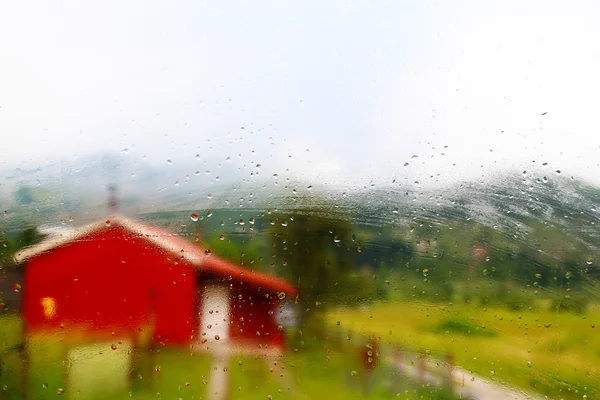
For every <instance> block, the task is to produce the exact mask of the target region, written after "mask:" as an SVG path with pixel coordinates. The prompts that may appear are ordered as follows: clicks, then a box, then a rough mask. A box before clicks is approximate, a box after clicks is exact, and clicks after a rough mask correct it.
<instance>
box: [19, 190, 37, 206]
mask: <svg viewBox="0 0 600 400" xmlns="http://www.w3.org/2000/svg"><path fill="white" fill-rule="evenodd" d="M15 199H16V200H17V202H19V203H21V204H31V203H33V200H34V198H33V190H32V189H31V188H30V187H28V186H22V187H20V188H19V189H17V191H16V192H15Z"/></svg>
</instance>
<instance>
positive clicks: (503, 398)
mask: <svg viewBox="0 0 600 400" xmlns="http://www.w3.org/2000/svg"><path fill="white" fill-rule="evenodd" d="M386 358H388V361H389V362H391V363H392V364H393V365H395V366H396V368H397V369H398V370H399V371H400V372H401V373H402V374H404V375H406V376H409V377H410V378H412V379H415V380H421V381H425V382H429V383H432V384H434V385H437V386H441V385H444V384H448V383H449V382H452V388H453V390H454V392H455V393H456V394H457V395H459V396H460V397H461V398H462V399H473V400H507V399H519V400H547V399H548V398H547V397H544V396H540V395H537V394H533V393H526V392H524V391H522V390H518V389H515V388H511V387H508V386H506V385H502V384H500V383H498V382H494V381H492V380H489V379H485V378H483V377H481V376H478V375H476V374H473V373H471V372H469V371H467V370H465V369H463V368H460V367H456V366H454V367H450V366H449V365H448V364H446V363H444V362H442V361H437V360H435V359H429V360H428V361H423V360H422V359H419V357H418V356H417V355H412V354H407V353H402V358H400V357H399V356H398V354H395V355H391V354H390V355H388V357H386Z"/></svg>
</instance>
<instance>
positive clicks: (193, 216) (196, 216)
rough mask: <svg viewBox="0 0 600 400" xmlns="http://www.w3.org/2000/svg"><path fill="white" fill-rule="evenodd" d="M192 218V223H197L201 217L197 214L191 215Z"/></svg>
mask: <svg viewBox="0 0 600 400" xmlns="http://www.w3.org/2000/svg"><path fill="white" fill-rule="evenodd" d="M190 218H191V219H192V221H194V222H196V221H198V218H199V217H198V214H196V213H192V214H191V215H190Z"/></svg>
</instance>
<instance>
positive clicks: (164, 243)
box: [15, 216, 297, 295]
mask: <svg viewBox="0 0 600 400" xmlns="http://www.w3.org/2000/svg"><path fill="white" fill-rule="evenodd" d="M114 227H123V228H125V229H126V230H128V231H129V232H131V233H132V234H134V235H136V236H138V237H140V238H143V239H145V240H147V241H149V242H150V243H152V244H153V245H155V246H156V247H158V248H161V249H163V250H165V251H167V252H169V253H172V254H174V255H176V256H177V257H183V258H184V259H185V260H187V261H188V262H189V263H191V264H192V265H193V266H194V267H195V268H196V270H197V271H198V272H199V273H203V272H204V273H210V274H213V275H216V276H220V277H224V278H227V279H232V280H235V281H241V282H244V283H247V284H249V285H252V286H258V287H261V288H264V289H269V290H273V291H277V292H285V293H287V294H289V295H295V294H296V293H297V290H296V288H295V287H294V286H292V285H291V284H290V283H288V282H287V281H285V280H284V279H281V278H278V277H275V276H272V275H268V274H263V273H260V272H254V271H250V270H248V269H246V268H243V267H241V266H238V265H235V264H233V263H231V262H229V261H227V260H224V259H222V258H219V257H217V256H215V255H212V254H211V255H210V256H207V255H206V254H205V251H204V249H203V248H202V247H200V246H196V245H194V244H192V243H191V242H189V241H187V240H185V239H184V238H183V237H181V236H180V235H177V234H175V233H172V232H169V231H166V230H163V229H160V228H157V227H154V226H150V225H145V224H142V223H141V222H138V221H134V220H132V219H129V218H125V217H123V216H116V217H111V218H110V223H109V221H97V222H93V223H91V224H88V225H84V226H81V227H79V228H76V229H73V230H69V231H65V232H62V233H57V234H55V235H50V236H49V237H47V238H46V239H44V240H42V241H41V242H40V243H37V244H35V245H33V246H29V247H26V248H24V249H22V250H21V251H19V252H17V253H16V254H15V261H16V262H18V263H23V262H26V261H27V260H29V259H32V258H35V257H37V256H39V255H42V254H45V253H46V252H49V251H52V250H53V249H56V248H59V247H62V246H65V245H67V244H70V243H73V242H77V241H80V240H85V238H86V237H88V236H90V235H93V234H95V233H97V232H100V231H102V230H103V229H107V228H114Z"/></svg>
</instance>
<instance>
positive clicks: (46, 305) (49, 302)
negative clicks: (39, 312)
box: [40, 297, 57, 319]
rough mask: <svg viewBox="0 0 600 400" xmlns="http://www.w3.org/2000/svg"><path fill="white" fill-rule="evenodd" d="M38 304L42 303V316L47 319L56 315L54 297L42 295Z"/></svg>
mask: <svg viewBox="0 0 600 400" xmlns="http://www.w3.org/2000/svg"><path fill="white" fill-rule="evenodd" d="M40 304H41V305H42V309H43V311H44V316H45V317H46V318H47V319H52V318H54V317H55V316H56V308H57V305H56V299H55V298H54V297H42V299H41V300H40Z"/></svg>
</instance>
